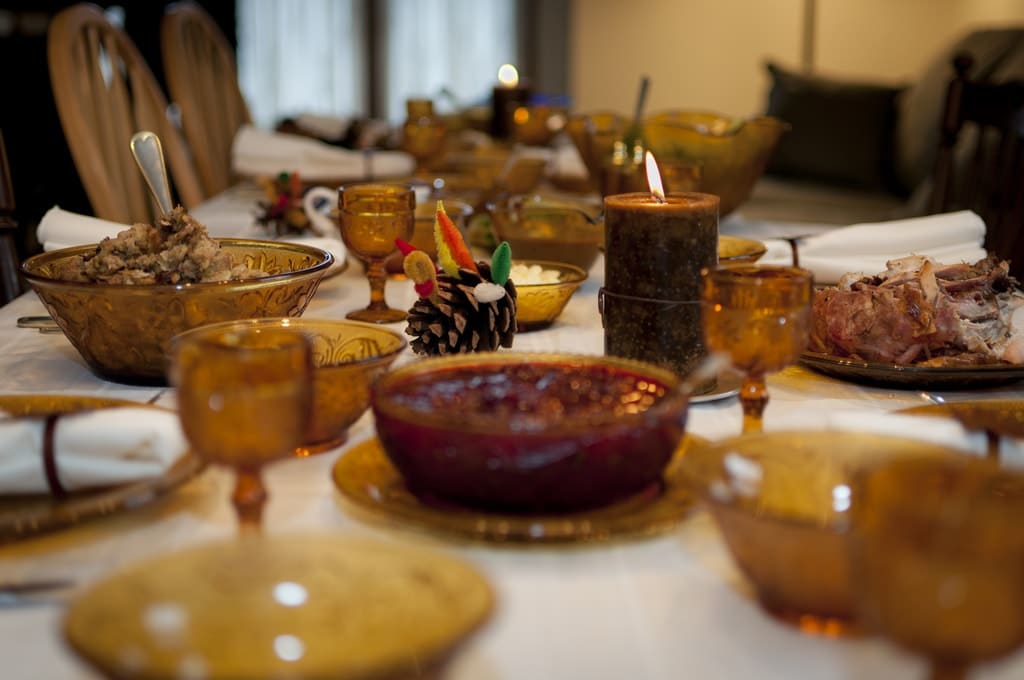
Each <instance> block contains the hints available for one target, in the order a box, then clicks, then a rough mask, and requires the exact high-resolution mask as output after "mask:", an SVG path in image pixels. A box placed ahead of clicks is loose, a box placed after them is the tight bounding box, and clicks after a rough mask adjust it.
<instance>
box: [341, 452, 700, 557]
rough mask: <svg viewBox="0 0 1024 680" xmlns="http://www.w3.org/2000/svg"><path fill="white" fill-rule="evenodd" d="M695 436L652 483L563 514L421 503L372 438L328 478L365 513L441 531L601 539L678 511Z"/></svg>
mask: <svg viewBox="0 0 1024 680" xmlns="http://www.w3.org/2000/svg"><path fill="white" fill-rule="evenodd" d="M702 441H703V440H702V439H701V438H700V437H697V436H695V435H686V437H685V438H684V440H683V442H682V444H680V446H679V448H678V449H676V452H675V455H674V456H673V457H672V460H671V461H669V464H668V466H667V467H666V468H665V472H664V474H663V475H662V479H661V483H660V484H659V485H658V486H656V487H654V486H652V487H651V488H649V489H646V490H644V491H642V492H640V493H638V494H635V495H633V496H631V497H629V498H626V499H624V500H622V501H619V502H617V503H614V504H612V505H608V506H605V507H601V508H595V509H593V510H588V511H583V512H574V513H564V514H551V515H546V514H537V515H516V514H505V513H495V512H488V511H484V510H476V509H473V508H465V507H459V506H455V505H445V506H443V507H442V506H441V505H431V504H427V503H424V502H423V501H421V500H420V499H419V498H417V497H416V496H414V495H413V494H412V493H411V492H409V490H408V489H407V488H406V486H405V483H404V482H403V481H402V477H401V475H400V474H399V473H398V470H396V469H395V467H394V466H393V465H392V464H391V461H390V460H388V457H387V454H385V453H384V449H383V448H381V445H380V442H379V441H378V440H377V439H376V438H373V439H369V440H367V441H365V442H363V443H361V444H359V445H357V446H355V447H353V448H352V449H351V450H350V451H348V452H347V453H345V454H343V455H342V456H341V457H340V458H339V459H338V462H337V463H335V465H334V471H333V475H332V477H333V479H334V484H335V486H337V487H338V490H339V491H340V492H341V495H342V496H343V497H344V498H345V499H346V500H347V501H349V502H350V503H352V504H354V505H355V506H357V507H359V508H361V509H362V510H365V511H367V512H368V513H370V514H372V515H373V516H376V517H378V518H380V519H385V520H393V521H396V522H398V523H401V524H407V525H411V526H414V527H417V528H420V529H426V530H429V531H434V532H438V533H442V534H447V535H449V536H454V537H458V538H464V539H470V540H475V541H484V542H489V543H517V544H526V543H573V542H581V543H582V542H588V541H606V540H609V539H614V538H626V537H640V536H646V535H652V534H656V533H660V532H663V531H666V530H668V529H671V528H672V527H674V526H675V525H676V524H678V523H679V521H680V520H682V519H683V517H685V516H686V514H687V513H688V512H689V511H690V509H691V508H692V507H693V496H692V494H691V493H690V491H689V489H688V488H687V487H686V485H685V484H684V483H683V480H682V476H681V472H682V470H681V468H682V465H681V461H682V459H683V457H684V455H685V453H686V451H687V450H688V449H690V448H691V447H693V446H696V445H698V443H699V442H702Z"/></svg>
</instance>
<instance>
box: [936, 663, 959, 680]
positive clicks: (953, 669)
mask: <svg viewBox="0 0 1024 680" xmlns="http://www.w3.org/2000/svg"><path fill="white" fill-rule="evenodd" d="M928 678H929V680H966V678H967V666H966V665H964V664H961V663H956V662H950V661H935V662H933V663H932V667H931V672H930V673H929V675H928Z"/></svg>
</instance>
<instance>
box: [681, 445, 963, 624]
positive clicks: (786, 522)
mask: <svg viewBox="0 0 1024 680" xmlns="http://www.w3.org/2000/svg"><path fill="white" fill-rule="evenodd" d="M956 455H958V454H957V453H956V452H954V451H952V450H949V449H945V448H942V447H938V446H935V445H932V444H927V443H923V442H920V441H915V440H911V439H902V438H896V437H890V436H884V435H874V434H862V433H851V432H844V433H841V434H840V433H836V432H796V431H795V432H781V431H780V432H771V433H757V434H747V435H742V436H739V437H734V438H732V439H727V440H722V441H720V442H715V443H713V444H708V445H705V446H698V447H696V448H695V449H694V450H692V451H689V452H687V455H686V458H685V459H684V473H685V477H686V479H687V481H688V483H689V484H690V485H691V486H692V488H693V489H694V490H695V491H696V492H697V494H698V495H699V497H700V498H701V499H702V501H703V503H704V505H705V506H706V507H707V509H708V510H709V511H710V513H711V515H712V516H713V517H714V518H715V521H716V523H717V524H718V527H719V529H720V530H721V533H722V536H723V538H724V539H725V542H726V544H727V545H728V547H729V551H730V552H731V553H732V556H733V558H734V559H735V561H736V563H737V565H738V566H739V568H740V569H741V570H742V571H743V573H744V574H746V576H747V577H748V578H749V579H750V581H751V582H752V583H753V585H754V587H755V589H756V592H757V596H758V598H759V599H760V601H761V603H762V605H764V607H765V608H766V609H767V610H768V611H770V612H772V613H774V614H776V615H779V616H780V617H782V618H784V619H787V620H791V621H796V622H802V623H807V624H808V625H816V621H817V622H819V623H822V626H823V628H824V629H826V630H827V629H828V623H827V622H828V621H829V620H834V621H837V622H847V623H848V622H851V621H852V619H853V611H854V610H853V604H854V602H853V592H852V586H851V579H850V566H849V565H850V557H849V542H848V533H849V529H850V522H851V520H850V510H851V508H852V506H853V504H855V503H856V502H857V501H858V499H857V498H856V497H855V496H854V495H853V494H852V492H851V487H852V484H853V480H854V479H855V477H856V475H857V473H858V472H859V471H860V470H861V469H863V468H864V467H865V466H867V465H869V464H872V463H876V462H879V461H882V460H890V459H898V458H910V457H921V458H929V457H937V456H956ZM959 455H962V454H959Z"/></svg>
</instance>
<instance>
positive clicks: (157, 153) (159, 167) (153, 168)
mask: <svg viewBox="0 0 1024 680" xmlns="http://www.w3.org/2000/svg"><path fill="white" fill-rule="evenodd" d="M131 149H132V156H134V157H135V162H136V163H138V165H139V170H141V171H142V176H143V178H145V180H146V185H147V186H148V187H149V190H150V191H151V192H152V193H153V198H155V199H156V203H157V205H158V206H160V210H161V212H163V213H169V212H171V209H172V208H173V207H174V206H173V205H171V185H170V183H169V182H168V180H167V165H166V163H164V150H163V146H162V145H161V144H160V138H159V137H157V136H156V134H155V133H153V132H150V131H149V130H143V131H141V132H136V133H135V134H134V135H132V140H131Z"/></svg>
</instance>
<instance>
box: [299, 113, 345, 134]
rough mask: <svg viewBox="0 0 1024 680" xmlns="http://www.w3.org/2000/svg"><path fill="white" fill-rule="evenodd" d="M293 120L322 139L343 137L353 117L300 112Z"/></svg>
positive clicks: (300, 127)
mask: <svg viewBox="0 0 1024 680" xmlns="http://www.w3.org/2000/svg"><path fill="white" fill-rule="evenodd" d="M292 120H294V121H295V125H296V126H297V127H298V128H299V129H300V130H303V131H305V132H308V133H310V134H311V135H314V136H316V137H319V138H320V139H330V140H333V139H341V138H342V137H344V136H345V133H346V132H348V128H349V126H351V125H352V119H351V118H349V117H347V116H330V115H325V114H320V113H300V114H299V115H297V116H295V118H293V119H292Z"/></svg>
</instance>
